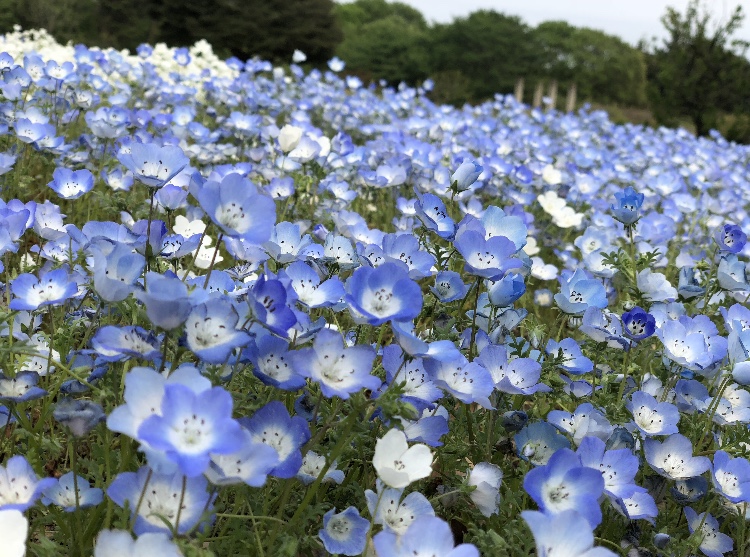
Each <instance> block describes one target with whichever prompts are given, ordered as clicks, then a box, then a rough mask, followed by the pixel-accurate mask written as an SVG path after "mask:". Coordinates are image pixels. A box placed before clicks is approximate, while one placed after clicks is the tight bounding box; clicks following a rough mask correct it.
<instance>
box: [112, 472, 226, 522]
mask: <svg viewBox="0 0 750 557" xmlns="http://www.w3.org/2000/svg"><path fill="white" fill-rule="evenodd" d="M146 487H148V489H146ZM207 487H208V482H207V481H206V478H204V477H203V476H200V475H199V476H196V477H193V478H190V477H185V476H183V475H181V474H179V473H175V474H160V473H158V472H154V471H152V470H150V469H149V468H148V466H143V467H141V468H140V469H139V470H138V472H123V473H121V474H118V475H117V477H116V478H115V479H114V480H113V481H112V483H111V484H110V486H109V488H107V495H108V496H109V498H110V499H112V501H114V502H115V504H116V505H117V506H118V507H121V508H125V506H126V505H127V506H128V508H129V509H130V516H131V517H132V518H135V526H134V527H133V531H134V532H135V533H136V535H141V534H144V533H147V532H163V533H164V534H167V535H169V536H171V535H172V530H173V529H175V530H177V533H178V534H181V535H184V534H186V533H187V532H190V531H192V530H193V529H194V528H196V527H198V526H199V525H200V524H201V523H200V521H201V519H204V520H205V514H204V513H205V511H209V512H210V511H211V510H212V509H211V504H212V502H213V500H214V499H215V498H216V496H215V495H214V496H213V497H209V494H208V492H207V490H206V488H207ZM180 504H182V507H181V508H180ZM178 516H179V518H180V522H179V525H178V524H177V517H178Z"/></svg>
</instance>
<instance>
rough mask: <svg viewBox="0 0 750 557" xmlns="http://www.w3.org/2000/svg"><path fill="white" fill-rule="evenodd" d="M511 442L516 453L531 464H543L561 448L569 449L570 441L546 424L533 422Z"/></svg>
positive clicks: (553, 427)
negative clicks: (514, 446) (513, 442)
mask: <svg viewBox="0 0 750 557" xmlns="http://www.w3.org/2000/svg"><path fill="white" fill-rule="evenodd" d="M513 440H514V441H515V444H516V453H517V454H518V456H519V457H521V458H522V459H523V460H528V461H529V462H531V463H532V464H536V465H540V464H545V463H546V462H547V461H548V460H549V459H550V457H551V456H552V455H553V454H554V453H555V451H557V450H558V449H561V448H570V441H568V439H567V437H565V436H564V435H561V434H560V433H559V431H558V429H557V428H556V427H555V426H553V425H552V424H550V423H547V422H534V423H532V424H529V425H527V426H526V427H524V428H523V429H522V430H521V431H519V432H518V433H517V434H516V435H515V436H514V437H513Z"/></svg>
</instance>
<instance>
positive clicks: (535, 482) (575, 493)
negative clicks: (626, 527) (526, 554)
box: [523, 449, 604, 528]
mask: <svg viewBox="0 0 750 557" xmlns="http://www.w3.org/2000/svg"><path fill="white" fill-rule="evenodd" d="M523 488H524V489H525V490H526V492H527V493H528V494H529V496H531V498H532V499H533V500H534V502H535V503H536V504H537V505H539V508H540V509H541V511H542V512H544V513H546V514H550V515H555V514H558V513H561V512H563V511H567V510H575V511H578V512H579V513H581V515H582V516H583V517H584V518H585V519H586V520H587V521H588V523H589V525H590V526H591V527H592V528H596V527H597V526H598V525H599V523H600V522H601V521H602V510H601V507H600V506H599V497H600V496H601V495H602V492H603V491H604V479H603V478H602V475H601V473H600V472H599V471H597V470H594V469H592V468H587V467H585V466H583V465H582V464H581V461H580V459H579V458H578V456H577V455H576V454H575V453H574V452H573V451H571V450H570V449H559V450H558V451H556V452H555V454H553V455H552V457H551V458H550V459H549V462H548V463H547V464H546V465H544V466H539V467H537V468H534V469H532V470H529V472H527V473H526V476H525V477H524V479H523Z"/></svg>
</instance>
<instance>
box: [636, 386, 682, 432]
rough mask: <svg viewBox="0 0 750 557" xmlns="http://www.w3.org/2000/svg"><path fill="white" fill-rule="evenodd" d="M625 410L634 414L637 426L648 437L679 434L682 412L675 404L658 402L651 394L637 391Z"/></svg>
mask: <svg viewBox="0 0 750 557" xmlns="http://www.w3.org/2000/svg"><path fill="white" fill-rule="evenodd" d="M625 408H627V409H628V410H629V411H630V413H631V414H633V422H635V426H636V427H637V428H638V429H639V430H640V432H641V434H643V435H644V436H646V437H650V436H653V435H671V434H672V433H678V432H679V429H678V428H677V422H679V421H680V411H679V410H678V409H677V407H676V406H675V405H674V404H670V403H669V402H658V401H657V400H656V399H655V398H654V397H653V396H651V395H650V394H648V393H644V392H643V391H636V392H634V393H633V395H632V397H631V399H630V400H629V401H628V402H627V403H626V404H625Z"/></svg>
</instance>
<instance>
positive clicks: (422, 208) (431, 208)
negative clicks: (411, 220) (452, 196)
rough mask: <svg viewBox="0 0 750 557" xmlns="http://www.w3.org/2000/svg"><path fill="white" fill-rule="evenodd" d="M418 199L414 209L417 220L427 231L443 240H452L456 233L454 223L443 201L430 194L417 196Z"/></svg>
mask: <svg viewBox="0 0 750 557" xmlns="http://www.w3.org/2000/svg"><path fill="white" fill-rule="evenodd" d="M417 197H418V198H419V199H418V201H417V203H416V204H415V206H414V208H415V209H416V215H417V218H419V220H420V221H422V224H423V225H424V227H425V228H426V229H427V230H432V231H433V232H435V234H437V235H438V236H440V237H441V238H445V239H448V240H450V239H452V238H453V236H454V234H455V233H456V223H455V222H454V221H453V219H452V218H450V216H448V210H447V209H446V208H445V204H444V203H443V201H442V200H441V199H440V198H439V197H437V196H436V195H433V194H431V193H425V194H424V195H419V194H418V195H417Z"/></svg>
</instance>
